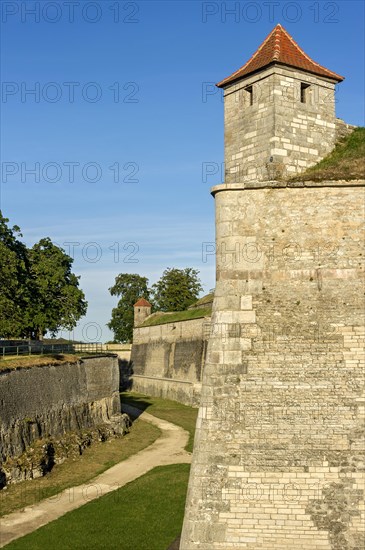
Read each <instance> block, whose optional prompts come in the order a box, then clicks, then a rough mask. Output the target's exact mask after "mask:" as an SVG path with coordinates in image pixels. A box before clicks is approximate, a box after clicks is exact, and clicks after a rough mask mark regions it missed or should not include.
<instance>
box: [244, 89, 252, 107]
mask: <svg viewBox="0 0 365 550" xmlns="http://www.w3.org/2000/svg"><path fill="white" fill-rule="evenodd" d="M245 92H246V97H247V103H248V104H249V105H253V88H252V86H247V87H246V88H245Z"/></svg>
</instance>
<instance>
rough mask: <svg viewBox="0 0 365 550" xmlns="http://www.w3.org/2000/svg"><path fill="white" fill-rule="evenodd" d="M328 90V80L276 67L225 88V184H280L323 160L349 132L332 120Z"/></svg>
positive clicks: (332, 103)
mask: <svg viewBox="0 0 365 550" xmlns="http://www.w3.org/2000/svg"><path fill="white" fill-rule="evenodd" d="M301 84H305V85H307V86H308V88H307V90H306V98H305V102H304V103H303V102H302V101H301ZM251 86H252V104H251V96H250V94H248V93H247V88H248V87H251ZM334 89H335V83H334V81H331V80H330V79H326V78H324V77H320V76H316V75H314V74H310V73H308V72H306V71H301V70H299V69H294V68H292V67H289V66H281V65H274V66H269V67H267V68H266V69H264V70H262V71H260V72H259V73H257V74H252V75H249V76H247V77H246V78H243V79H241V80H240V81H238V82H237V83H233V84H231V85H229V86H227V87H226V88H225V90H224V112H225V167H226V174H225V181H226V182H227V183H234V182H240V183H243V182H253V181H258V182H260V181H266V180H282V179H285V178H287V177H290V176H292V175H294V174H298V173H300V172H303V171H304V170H305V169H306V168H308V167H309V166H312V165H314V164H316V163H317V162H318V161H319V160H320V159H322V158H323V157H324V156H326V155H327V154H328V153H329V152H330V151H331V150H332V149H333V147H334V144H335V141H336V139H337V138H339V137H341V136H343V135H346V134H347V133H348V132H349V131H351V130H352V129H353V127H350V126H349V125H346V124H345V123H343V121H339V120H338V119H336V116H335V96H334Z"/></svg>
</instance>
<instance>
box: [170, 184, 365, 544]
mask: <svg viewBox="0 0 365 550" xmlns="http://www.w3.org/2000/svg"><path fill="white" fill-rule="evenodd" d="M214 191H215V201H216V235H217V242H216V248H217V258H216V260H217V287H216V298H215V301H214V306H213V315H212V328H211V334H210V339H209V342H208V349H207V360H206V364H205V369H204V374H203V385H202V397H201V407H200V411H199V417H198V423H197V434H196V439H195V446H194V455H193V465H192V470H191V476H190V482H189V491H188V497H187V506H186V513H185V521H184V529H183V534H182V541H181V546H180V549H181V550H193V549H194V550H217V549H220V550H223V549H224V550H230V549H234V548H260V549H263V550H275V549H277V550H279V549H280V550H282V549H284V548H285V549H290V550H292V549H293V548H298V549H300V550H319V549H322V550H323V549H328V550H335V549H337V550H339V549H341V550H342V549H345V548H346V549H348V550H349V549H352V550H354V549H356V548H361V547H362V544H363V540H364V525H365V517H364V510H365V506H364V470H365V466H364V410H365V409H364V404H365V399H364V383H365V376H364V375H365V371H364V351H363V346H364V330H365V329H364V324H365V323H364V311H365V307H364V306H365V303H364V278H363V271H364V250H363V245H364V237H365V235H364V204H365V201H364V182H357V183H355V184H354V185H351V184H348V185H345V186H341V185H337V186H333V185H332V184H331V183H330V184H329V185H328V186H327V184H326V182H322V183H321V184H320V185H317V186H316V187H302V188H301V187H295V188H290V187H277V188H267V187H261V188H259V187H258V188H256V189H245V188H243V186H242V185H241V186H240V188H239V186H237V185H234V184H233V185H232V186H230V185H229V184H226V185H222V186H221V187H217V188H215V190H214ZM237 205H239V206H237ZM246 213H249V214H248V215H246ZM227 223H230V224H231V225H230V232H228V233H227ZM236 298H238V299H236Z"/></svg>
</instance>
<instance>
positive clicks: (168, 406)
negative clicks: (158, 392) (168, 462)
mask: <svg viewBox="0 0 365 550" xmlns="http://www.w3.org/2000/svg"><path fill="white" fill-rule="evenodd" d="M121 401H122V404H123V403H126V404H127V405H132V407H137V408H138V409H141V410H146V412H148V413H151V414H153V415H154V416H157V417H158V418H162V420H167V421H168V422H172V423H173V424H176V425H177V426H181V427H182V428H184V430H186V431H188V432H189V434H190V437H189V442H188V444H187V446H186V450H187V451H189V452H192V451H193V444H194V434H195V425H196V419H197V416H198V409H195V408H193V407H188V406H187V405H182V404H181V403H177V401H170V400H168V399H160V398H158V397H149V396H147V395H142V394H140V393H135V392H125V393H122V394H121Z"/></svg>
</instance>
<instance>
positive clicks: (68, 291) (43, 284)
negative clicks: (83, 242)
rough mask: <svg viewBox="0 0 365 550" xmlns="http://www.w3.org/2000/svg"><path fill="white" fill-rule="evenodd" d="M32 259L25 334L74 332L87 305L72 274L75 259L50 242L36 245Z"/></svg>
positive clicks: (46, 240) (33, 336)
mask: <svg viewBox="0 0 365 550" xmlns="http://www.w3.org/2000/svg"><path fill="white" fill-rule="evenodd" d="M28 255H29V274H30V278H29V286H30V289H31V295H32V301H31V303H30V305H29V308H28V311H27V315H26V317H25V323H26V331H27V333H28V335H29V336H30V337H32V338H36V339H39V338H42V336H43V335H44V334H45V333H46V332H47V331H48V332H50V333H51V334H52V335H55V334H56V332H57V331H58V330H60V329H61V328H62V329H66V330H72V329H73V328H74V327H75V326H76V323H77V321H78V320H79V319H80V317H82V316H83V315H85V313H86V310H87V302H86V301H85V295H84V293H83V291H82V290H81V289H80V288H79V279H80V277H77V276H76V275H75V274H74V273H72V271H71V266H72V263H73V259H72V258H71V257H70V256H68V255H67V254H66V253H65V251H64V250H63V249H62V248H59V247H58V246H56V245H54V244H53V243H52V241H51V239H49V238H44V239H41V240H40V241H39V243H37V244H35V245H34V246H33V248H31V249H30V250H29V252H28Z"/></svg>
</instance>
